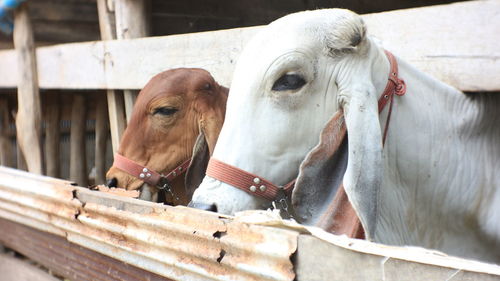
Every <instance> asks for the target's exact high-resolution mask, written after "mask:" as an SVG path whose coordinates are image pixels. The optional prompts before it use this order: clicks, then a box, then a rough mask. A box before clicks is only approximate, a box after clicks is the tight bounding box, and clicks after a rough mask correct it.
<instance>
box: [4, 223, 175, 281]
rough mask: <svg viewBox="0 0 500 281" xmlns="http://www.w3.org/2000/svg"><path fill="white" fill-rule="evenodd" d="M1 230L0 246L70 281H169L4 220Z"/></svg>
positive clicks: (63, 238) (48, 234)
mask: <svg viewBox="0 0 500 281" xmlns="http://www.w3.org/2000/svg"><path fill="white" fill-rule="evenodd" d="M0 229H3V230H4V231H2V232H1V233H0V243H2V244H3V245H5V246H7V247H10V248H12V249H15V250H16V251H17V252H19V253H21V254H23V255H24V256H26V257H29V258H30V259H32V260H34V261H37V262H38V263H39V264H41V265H43V266H45V267H46V268H50V270H51V271H52V272H54V273H56V274H57V275H59V276H64V277H66V278H68V279H69V280H71V281H121V280H130V281H141V280H149V281H169V280H171V279H167V278H164V277H161V276H159V275H156V274H154V273H151V272H148V271H146V270H143V269H139V268H137V267H134V266H131V265H129V264H126V263H124V262H121V261H119V260H116V259H113V258H110V257H107V256H105V255H101V254H99V253H96V252H94V251H91V250H88V249H86V248H84V247H82V246H79V245H76V244H74V243H71V242H68V241H67V240H66V238H65V237H61V236H58V235H54V234H51V233H47V232H44V231H39V230H36V229H34V228H31V227H28V226H24V225H22V224H19V223H15V222H12V221H9V220H6V219H2V218H0ZM7 230H8V231H7ZM0 279H1V278H0Z"/></svg>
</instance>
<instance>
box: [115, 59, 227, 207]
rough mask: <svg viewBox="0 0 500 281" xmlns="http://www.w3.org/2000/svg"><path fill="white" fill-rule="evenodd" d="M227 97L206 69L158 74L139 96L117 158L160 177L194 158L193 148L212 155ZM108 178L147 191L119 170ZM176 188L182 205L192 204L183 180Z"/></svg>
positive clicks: (174, 183)
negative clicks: (133, 163)
mask: <svg viewBox="0 0 500 281" xmlns="http://www.w3.org/2000/svg"><path fill="white" fill-rule="evenodd" d="M227 94H228V89H227V88H225V87H222V86H220V85H219V84H217V82H215V80H214V78H213V77H212V76H211V75H210V73H208V72H207V71H205V70H203V69H195V68H179V69H172V70H168V71H165V72H162V73H160V74H158V75H156V76H155V77H153V78H152V79H151V80H150V81H149V82H148V83H147V84H146V86H145V87H144V88H143V89H142V91H141V92H140V93H139V96H138V97H137V101H136V103H135V105H134V110H133V114H132V117H131V119H130V122H129V124H128V126H127V129H126V130H125V132H124V134H123V137H122V140H121V142H120V147H119V149H118V153H119V154H121V155H123V156H125V157H127V158H129V159H130V160H132V161H135V162H137V163H139V164H141V165H143V166H146V167H148V168H150V169H152V170H155V171H157V172H159V173H168V172H169V171H171V170H172V169H174V168H175V167H177V166H178V165H179V164H181V163H182V162H184V161H185V160H187V159H189V158H191V157H192V154H193V147H194V146H195V143H196V144H197V145H196V147H198V148H197V149H196V150H198V151H199V152H198V154H199V153H202V152H203V150H204V153H205V154H206V153H208V154H212V152H213V148H214V146H215V142H216V141H217V138H218V136H219V132H220V129H221V127H222V124H223V122H224V114H225V110H226V100H227ZM197 139H198V140H197ZM200 147H201V148H200ZM207 149H208V151H206V150H207ZM197 165H200V164H197ZM201 166H204V165H203V164H202V165H201ZM106 178H107V179H108V181H109V180H113V179H116V180H113V181H114V183H113V185H116V186H118V187H122V188H126V189H129V190H133V189H140V188H141V187H142V186H143V181H142V180H140V179H137V178H135V177H133V176H130V175H129V174H127V173H125V172H124V171H122V170H120V169H118V168H116V167H111V169H110V170H109V171H108V173H107V175H106ZM201 178H202V176H201V177H200V179H201ZM172 185H173V189H174V193H176V195H177V196H179V198H180V199H181V200H180V201H181V202H182V203H186V202H187V201H189V198H188V197H190V194H191V193H192V192H193V191H192V190H189V191H187V192H186V191H185V188H184V182H183V180H182V177H180V178H178V179H176V180H174V182H173V183H172ZM144 186H146V185H144ZM144 188H145V187H143V189H144ZM148 188H149V189H152V190H153V193H155V191H156V190H155V189H154V188H151V187H148ZM186 194H187V195H186Z"/></svg>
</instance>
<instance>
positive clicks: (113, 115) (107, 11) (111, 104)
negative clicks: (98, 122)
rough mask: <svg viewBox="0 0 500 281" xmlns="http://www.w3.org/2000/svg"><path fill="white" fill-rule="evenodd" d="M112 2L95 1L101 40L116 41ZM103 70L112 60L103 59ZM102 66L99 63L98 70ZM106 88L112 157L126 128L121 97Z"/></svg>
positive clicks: (106, 56) (110, 64) (109, 57)
mask: <svg viewBox="0 0 500 281" xmlns="http://www.w3.org/2000/svg"><path fill="white" fill-rule="evenodd" d="M113 3H114V2H113V1H109V2H108V1H106V0H97V11H98V13H99V27H100V30H101V39H102V40H105V41H106V40H113V39H116V26H115V16H114V6H113ZM103 63H104V67H105V68H109V67H111V66H112V65H113V63H114V58H113V57H111V56H108V55H105V57H103ZM101 66H102V65H101V63H99V66H97V67H98V68H100V67H101ZM111 89H112V88H108V91H107V98H108V111H109V123H110V129H111V143H112V147H113V155H114V154H115V153H116V152H117V151H118V146H119V144H120V139H121V138H122V134H123V131H125V127H126V125H127V124H126V114H125V105H124V102H123V95H122V93H119V92H117V91H115V90H111Z"/></svg>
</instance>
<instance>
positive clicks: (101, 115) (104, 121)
mask: <svg viewBox="0 0 500 281" xmlns="http://www.w3.org/2000/svg"><path fill="white" fill-rule="evenodd" d="M95 119H96V122H95V123H96V124H95V184H103V183H105V181H106V168H107V167H106V148H107V146H106V142H107V141H108V135H109V119H108V107H107V104H106V98H105V97H99V98H97V101H96V113H95Z"/></svg>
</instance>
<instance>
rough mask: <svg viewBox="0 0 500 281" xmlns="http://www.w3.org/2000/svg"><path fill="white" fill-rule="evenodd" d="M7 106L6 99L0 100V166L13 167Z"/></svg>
mask: <svg viewBox="0 0 500 281" xmlns="http://www.w3.org/2000/svg"><path fill="white" fill-rule="evenodd" d="M8 131H9V105H8V102H7V99H5V98H0V165H2V166H6V167H14V163H13V162H12V159H13V156H14V154H13V153H12V145H11V143H10V138H9V132H8Z"/></svg>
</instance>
